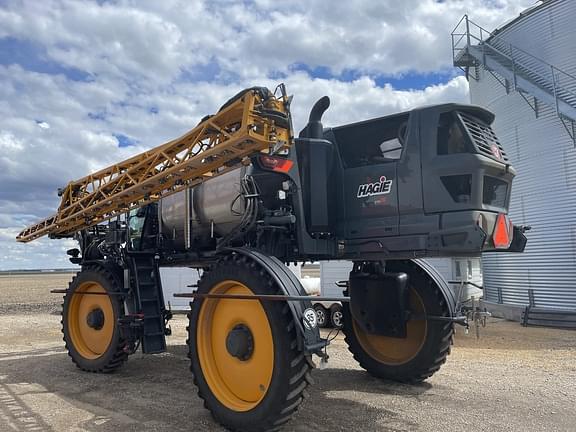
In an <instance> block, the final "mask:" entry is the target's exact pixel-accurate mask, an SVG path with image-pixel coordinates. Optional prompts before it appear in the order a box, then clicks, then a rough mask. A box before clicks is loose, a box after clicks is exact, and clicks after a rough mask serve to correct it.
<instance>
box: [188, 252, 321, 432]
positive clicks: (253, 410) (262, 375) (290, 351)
mask: <svg viewBox="0 0 576 432" xmlns="http://www.w3.org/2000/svg"><path fill="white" fill-rule="evenodd" d="M198 292H199V293H219V294H243V295H252V294H281V290H280V288H279V287H278V286H277V285H276V283H275V282H274V281H273V279H272V278H271V277H270V276H269V275H268V274H267V273H266V272H265V271H264V270H262V269H261V268H260V267H259V266H258V265H257V264H256V263H254V262H253V261H251V260H250V259H248V258H247V257H244V256H240V255H237V254H234V255H230V256H226V257H225V258H223V259H222V260H221V261H219V262H218V263H217V264H216V265H214V266H213V267H212V268H211V269H210V270H208V271H205V272H204V274H203V276H202V278H201V280H200V282H199V283H198ZM190 306H191V311H190V314H189V320H190V323H189V327H188V336H189V339H188V345H189V356H190V359H191V370H192V373H193V374H194V383H195V384H196V386H197V387H198V395H199V396H200V398H202V399H203V400H204V405H205V407H206V408H207V409H209V410H210V412H211V413H212V415H213V417H214V418H215V419H216V421H218V422H219V423H221V424H222V425H223V426H225V427H227V428H228V429H230V430H233V431H272V430H276V429H279V428H280V427H281V426H282V425H283V424H284V423H286V422H287V421H288V420H289V419H290V418H291V416H292V414H294V413H295V412H296V411H297V410H298V408H299V406H300V404H301V403H302V401H303V400H304V398H305V397H306V392H305V389H306V387H307V386H308V385H309V384H310V383H311V382H312V379H311V377H310V364H309V362H308V359H307V358H306V357H305V356H304V354H303V353H302V352H301V351H300V350H299V349H298V343H297V339H296V326H295V323H294V318H293V316H292V313H291V311H290V309H289V307H288V305H287V304H286V303H284V302H274V301H265V302H260V301H257V300H234V299H230V300H221V299H196V300H195V301H193V302H192V303H191V304H190Z"/></svg>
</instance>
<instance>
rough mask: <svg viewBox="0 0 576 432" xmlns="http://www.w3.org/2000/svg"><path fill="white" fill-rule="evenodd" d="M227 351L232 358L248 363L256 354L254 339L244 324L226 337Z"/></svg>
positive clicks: (236, 327) (237, 326) (239, 325)
mask: <svg viewBox="0 0 576 432" xmlns="http://www.w3.org/2000/svg"><path fill="white" fill-rule="evenodd" d="M226 349H227V350H228V353H229V354H230V355H231V356H232V357H236V358H237V359H239V360H242V361H246V360H248V359H249V358H250V357H252V353H253V352H254V337H253V336H252V332H251V331H250V329H249V328H248V327H247V326H245V325H244V324H238V325H236V326H235V327H234V328H233V329H232V330H230V332H229V333H228V336H227V337H226Z"/></svg>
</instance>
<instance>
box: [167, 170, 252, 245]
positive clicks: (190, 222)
mask: <svg viewBox="0 0 576 432" xmlns="http://www.w3.org/2000/svg"><path fill="white" fill-rule="evenodd" d="M250 171H251V167H241V168H238V169H235V170H232V171H230V172H228V173H226V174H222V175H220V176H218V177H215V178H213V179H209V180H207V181H205V182H204V183H202V184H200V185H198V186H195V187H193V188H190V189H187V190H185V191H182V192H178V193H176V194H174V195H170V196H168V197H166V198H163V199H162V200H160V203H159V205H158V212H159V215H158V216H159V217H158V220H159V221H160V233H161V234H162V235H163V237H164V240H165V241H167V242H168V243H169V244H170V245H171V247H172V248H173V249H174V250H176V251H182V250H186V249H189V248H190V247H191V244H192V242H194V241H195V240H200V239H209V238H211V237H223V236H225V235H227V234H229V233H230V232H231V231H233V230H234V229H235V228H236V227H237V226H238V223H239V222H240V220H241V218H242V215H243V213H244V208H245V203H244V199H243V198H242V195H241V185H240V183H241V180H242V178H243V177H244V176H245V175H246V174H248V173H249V172H250Z"/></svg>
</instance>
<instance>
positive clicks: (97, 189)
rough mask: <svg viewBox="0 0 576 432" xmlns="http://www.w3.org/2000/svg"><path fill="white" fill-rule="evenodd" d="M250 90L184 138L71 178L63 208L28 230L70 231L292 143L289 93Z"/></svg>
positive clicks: (30, 233)
mask: <svg viewBox="0 0 576 432" xmlns="http://www.w3.org/2000/svg"><path fill="white" fill-rule="evenodd" d="M281 89H282V90H283V91H282V95H281V96H279V97H276V96H275V95H273V94H272V93H271V92H269V91H267V90H266V89H256V88H255V89H250V90H247V91H246V92H245V93H243V94H242V95H241V97H238V98H236V99H232V100H231V101H230V102H229V103H228V104H226V105H225V106H224V107H223V108H222V109H221V110H220V111H219V112H218V113H216V114H215V115H213V116H211V117H208V118H206V119H204V120H203V121H202V122H201V123H200V124H199V125H198V126H196V127H195V128H194V129H192V130H191V131H189V132H188V133H186V134H185V135H183V136H181V137H180V138H178V139H175V140H173V141H170V142H167V143H166V144H163V145H161V146H158V147H156V148H154V149H152V150H149V151H146V152H144V153H141V154H139V155H137V156H134V157H132V158H130V159H127V160H125V161H123V162H120V163H118V164H114V165H112V166H110V167H108V168H105V169H103V170H100V171H98V172H96V173H93V174H90V175H88V176H86V177H84V178H81V179H80V180H77V181H73V182H70V183H68V185H67V186H66V187H65V188H64V190H63V191H61V196H62V201H61V203H60V206H59V208H58V212H57V213H56V214H55V215H53V216H50V217H49V218H47V219H44V220H42V221H40V222H38V223H36V224H35V225H32V226H30V227H28V228H26V229H25V230H24V231H22V232H21V233H20V234H18V236H17V237H16V239H17V240H18V241H19V242H29V241H31V240H34V239H37V238H39V237H42V236H44V235H50V236H51V237H66V236H70V235H72V234H74V233H75V232H78V231H80V230H82V229H85V228H88V227H91V226H93V225H96V224H98V223H100V222H102V221H105V220H108V219H111V218H113V217H115V216H117V215H120V214H122V213H126V212H128V211H130V210H131V209H134V208H137V207H141V206H143V205H145V204H148V203H151V202H154V201H158V200H159V199H160V198H162V197H164V196H167V195H170V194H173V193H175V192H178V191H180V190H182V189H185V188H188V187H191V186H194V185H196V184H198V183H201V182H202V181H204V180H205V179H207V178H212V177H215V176H217V175H220V174H223V173H225V172H227V171H229V170H231V169H234V168H235V167H237V166H238V165H240V164H242V163H247V160H248V158H249V157H250V156H252V155H253V154H255V153H257V152H270V151H272V150H278V149H281V148H283V147H286V146H289V145H291V143H292V131H291V130H290V127H291V126H290V125H291V122H290V112H289V99H288V98H287V97H286V93H285V91H284V88H283V86H281Z"/></svg>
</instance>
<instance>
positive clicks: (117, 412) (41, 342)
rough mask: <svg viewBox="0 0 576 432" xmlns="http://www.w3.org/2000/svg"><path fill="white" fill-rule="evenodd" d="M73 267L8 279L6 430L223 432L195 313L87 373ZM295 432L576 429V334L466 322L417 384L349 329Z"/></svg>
mask: <svg viewBox="0 0 576 432" xmlns="http://www.w3.org/2000/svg"><path fill="white" fill-rule="evenodd" d="M69 279H70V275H49V276H42V277H41V278H39V277H32V276H22V277H13V278H10V279H9V278H0V323H1V324H2V326H1V328H2V330H1V332H0V431H54V432H60V431H102V432H108V431H110V432H111V431H118V430H122V431H134V432H136V431H138V432H142V431H190V430H195V431H220V430H222V429H221V428H220V427H218V426H217V425H216V424H214V422H213V421H212V419H211V417H210V414H209V413H208V412H207V411H206V410H204V409H203V407H202V403H201V401H200V400H199V399H198V398H197V396H196V391H195V388H194V386H193V385H192V380H191V377H190V373H189V369H188V366H189V365H188V359H187V358H186V346H185V345H184V343H185V326H186V321H185V317H184V316H182V315H178V316H177V317H176V318H175V320H174V321H173V322H172V328H173V331H174V335H173V336H172V337H170V338H169V339H168V341H169V349H168V352H167V353H164V354H161V355H156V356H143V355H141V354H135V355H134V356H132V357H131V358H130V360H129V362H128V363H127V364H126V366H125V367H124V368H122V369H121V370H119V371H118V372H117V373H114V374H111V375H95V374H87V373H82V372H80V371H79V370H78V369H76V368H75V367H74V366H73V364H72V363H71V361H70V360H69V359H68V357H67V355H66V353H65V351H64V349H63V343H62V340H61V333H60V317H59V316H58V315H55V314H54V313H52V312H54V311H57V310H58V308H59V303H60V299H61V296H60V295H56V294H48V291H49V289H50V288H62V287H65V286H66V284H67V281H68V280H69ZM328 352H329V354H330V356H331V359H330V363H329V367H328V369H326V370H322V371H320V370H315V371H314V374H313V375H314V378H315V380H316V385H315V386H313V387H312V388H311V391H310V399H309V400H308V401H307V403H306V404H305V405H304V406H303V408H302V410H301V411H300V412H299V413H298V415H297V416H296V417H295V419H294V420H293V421H292V422H291V423H289V424H288V426H287V427H286V428H285V430H287V431H309V430H319V431H349V430H354V431H372V430H378V431H438V430H442V431H444V432H448V431H462V430H472V431H544V430H546V431H574V430H576V412H575V410H574V406H575V405H574V404H575V401H576V363H575V362H574V359H575V355H576V332H574V331H561V330H551V329H542V328H523V327H520V326H519V325H518V324H517V323H511V322H506V321H500V320H491V322H490V323H489V325H488V327H487V328H486V329H484V331H483V333H482V337H481V339H480V340H476V338H475V337H473V336H464V335H463V332H462V330H461V329H458V334H457V337H456V341H455V346H454V349H453V353H452V355H451V356H450V357H449V359H448V362H447V364H446V365H445V366H444V367H443V368H442V369H441V370H440V372H439V373H437V374H436V375H434V376H433V377H432V378H431V379H430V380H429V381H428V382H427V383H425V384H422V385H418V386H406V385H401V384H396V383H391V382H386V381H379V380H376V379H374V378H372V377H370V376H369V375H368V374H366V373H365V372H364V371H362V370H361V369H360V368H359V367H358V366H357V365H356V364H355V362H354V360H353V359H352V356H351V355H350V354H349V353H348V351H347V350H346V346H345V344H344V341H343V339H342V338H341V337H340V336H339V337H338V338H337V339H336V340H335V341H334V343H333V344H332V345H331V346H330V348H329V351H328Z"/></svg>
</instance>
